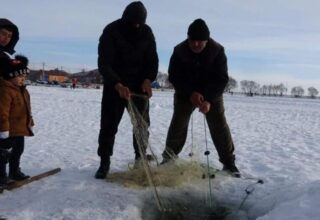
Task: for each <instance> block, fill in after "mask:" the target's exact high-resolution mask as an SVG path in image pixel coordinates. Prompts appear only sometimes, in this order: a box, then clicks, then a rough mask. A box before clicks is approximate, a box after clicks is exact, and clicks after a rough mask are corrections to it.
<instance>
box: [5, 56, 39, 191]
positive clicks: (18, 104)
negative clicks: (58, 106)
mask: <svg viewBox="0 0 320 220" xmlns="http://www.w3.org/2000/svg"><path fill="white" fill-rule="evenodd" d="M27 65H28V59H27V58H26V57H24V56H16V57H15V59H10V58H8V59H2V60H1V61H0V72H1V75H2V76H3V79H0V185H1V184H2V185H4V184H6V183H8V181H9V180H10V179H12V180H23V179H27V178H29V176H27V175H25V174H24V173H23V172H21V170H20V158H21V155H22V153H23V150H24V136H33V132H32V130H31V128H32V126H33V120H32V116H31V107H30V96H29V93H28V91H27V89H26V87H25V86H24V80H25V77H26V74H27V73H28V72H29V69H28V68H27ZM8 162H9V176H8V175H7V172H6V164H7V163H8Z"/></svg>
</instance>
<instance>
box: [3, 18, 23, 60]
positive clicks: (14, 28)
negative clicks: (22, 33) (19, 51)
mask: <svg viewBox="0 0 320 220" xmlns="http://www.w3.org/2000/svg"><path fill="white" fill-rule="evenodd" d="M0 28H5V29H8V30H10V31H12V38H11V41H10V42H9V44H8V45H7V46H5V47H3V46H0V51H5V52H7V53H10V54H13V53H14V52H15V50H14V47H15V46H16V44H17V42H18V40H19V30H18V27H17V26H16V25H15V24H14V23H12V22H11V21H9V20H8V19H6V18H0Z"/></svg>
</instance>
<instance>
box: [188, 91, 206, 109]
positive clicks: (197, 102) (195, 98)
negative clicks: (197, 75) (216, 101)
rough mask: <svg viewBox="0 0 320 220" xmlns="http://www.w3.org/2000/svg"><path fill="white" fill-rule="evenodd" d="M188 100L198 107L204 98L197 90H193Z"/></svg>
mask: <svg viewBox="0 0 320 220" xmlns="http://www.w3.org/2000/svg"><path fill="white" fill-rule="evenodd" d="M190 101H191V103H192V105H194V106H195V107H200V106H201V105H202V103H203V101H204V98H203V95H201V94H200V93H199V92H193V93H192V95H191V97H190Z"/></svg>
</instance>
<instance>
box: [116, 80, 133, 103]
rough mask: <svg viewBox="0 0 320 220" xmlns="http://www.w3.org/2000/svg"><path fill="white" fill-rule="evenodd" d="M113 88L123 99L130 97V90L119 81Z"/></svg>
mask: <svg viewBox="0 0 320 220" xmlns="http://www.w3.org/2000/svg"><path fill="white" fill-rule="evenodd" d="M114 88H115V90H116V91H117V92H118V93H119V96H120V97H121V98H123V99H126V100H129V99H130V97H131V92H130V90H129V88H128V87H126V86H124V85H122V84H121V83H117V84H116V85H115V86H114Z"/></svg>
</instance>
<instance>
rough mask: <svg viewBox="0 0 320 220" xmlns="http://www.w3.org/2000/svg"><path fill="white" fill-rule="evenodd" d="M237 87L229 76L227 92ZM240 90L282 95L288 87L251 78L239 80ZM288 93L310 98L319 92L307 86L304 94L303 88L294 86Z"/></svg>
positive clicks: (266, 94) (249, 93)
mask: <svg viewBox="0 0 320 220" xmlns="http://www.w3.org/2000/svg"><path fill="white" fill-rule="evenodd" d="M237 87H238V82H237V81H236V80H235V79H234V78H232V77H230V79H229V82H228V85H227V87H226V91H227V92H233V91H234V89H236V88H237ZM240 89H241V91H242V92H243V93H244V94H246V95H248V96H253V95H265V96H284V95H289V94H288V92H289V91H288V88H287V87H286V86H285V85H284V84H283V83H280V84H269V85H260V84H259V83H257V82H255V81H251V80H242V81H240ZM290 94H291V95H292V96H294V97H302V96H305V95H306V96H309V97H311V98H316V96H317V95H318V94H319V92H318V90H317V89H316V88H315V87H309V88H308V93H307V94H305V91H304V89H303V88H302V87H301V86H295V87H293V88H292V89H291V91H290Z"/></svg>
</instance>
